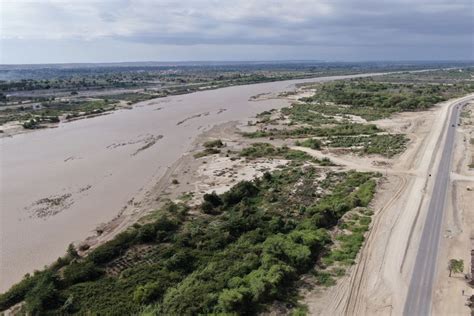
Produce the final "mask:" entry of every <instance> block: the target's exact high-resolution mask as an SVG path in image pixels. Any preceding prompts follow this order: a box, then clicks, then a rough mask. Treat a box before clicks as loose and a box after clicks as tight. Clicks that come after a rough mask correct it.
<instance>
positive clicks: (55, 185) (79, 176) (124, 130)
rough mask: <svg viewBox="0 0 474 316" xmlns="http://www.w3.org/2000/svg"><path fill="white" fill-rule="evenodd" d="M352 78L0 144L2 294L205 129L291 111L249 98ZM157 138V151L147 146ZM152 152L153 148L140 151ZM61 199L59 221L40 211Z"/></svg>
mask: <svg viewBox="0 0 474 316" xmlns="http://www.w3.org/2000/svg"><path fill="white" fill-rule="evenodd" d="M365 76H367V75H365ZM347 77H354V76H344V77H331V78H317V79H309V80H292V81H281V82H272V83H262V84H254V85H247V86H237V87H228V88H223V89H219V90H211V91H203V92H197V93H192V94H187V95H181V96H171V97H167V98H161V99H156V100H151V101H147V102H143V103H140V104H138V105H137V106H135V108H134V109H133V110H120V111H117V112H115V113H113V114H110V115H106V116H101V117H96V118H92V119H85V120H79V121H75V122H71V123H65V124H61V125H60V126H59V127H58V128H54V129H46V130H40V131H35V132H32V133H26V134H21V135H16V136H14V137H12V138H3V139H1V140H0V163H1V165H0V228H1V230H0V291H4V290H6V289H7V288H8V287H9V286H11V285H12V284H13V283H14V282H17V281H19V280H20V279H21V277H22V276H23V275H24V274H25V273H28V272H31V271H32V270H34V269H40V268H42V267H43V266H44V265H46V264H49V263H51V262H52V261H53V260H55V259H56V258H57V257H59V256H61V255H63V254H64V253H65V249H66V247H67V245H68V244H69V243H70V242H73V241H80V240H83V239H84V238H86V237H87V236H90V235H91V234H92V232H93V230H94V229H95V228H96V227H97V225H98V224H100V223H105V222H108V221H110V220H111V219H112V218H114V217H115V216H116V215H117V214H118V213H119V211H120V209H121V208H122V207H123V206H124V205H126V204H127V201H129V200H130V199H131V198H133V197H134V196H135V195H136V194H137V193H138V192H139V191H140V190H141V189H142V188H143V186H144V185H146V184H147V183H149V182H150V181H152V179H156V178H159V177H160V176H161V175H163V174H164V173H165V172H166V169H167V167H168V166H170V165H171V164H172V163H173V162H175V161H176V160H178V159H179V158H180V157H181V156H182V155H183V153H185V152H186V151H188V150H189V149H190V146H191V144H192V142H193V140H194V139H195V137H196V136H197V135H199V134H200V133H202V132H203V131H205V130H207V129H209V128H211V127H212V126H214V125H216V124H220V123H224V122H228V121H235V120H241V121H244V122H245V121H247V119H248V118H250V117H252V116H254V115H255V114H257V113H259V112H262V111H264V110H268V109H271V108H279V107H282V106H285V105H287V104H288V103H287V101H285V100H282V99H273V100H265V101H258V102H255V101H249V98H250V97H251V96H254V95H257V94H261V93H275V94H276V93H278V92H282V91H288V90H292V89H293V87H294V84H296V83H302V82H308V81H326V80H332V79H339V78H347ZM222 109H226V111H222ZM159 135H162V136H163V138H161V139H158V138H159V137H158V136H159ZM153 139H154V140H155V141H156V143H155V144H154V145H150V143H147V142H150V140H153ZM147 144H148V145H150V147H148V148H144V147H146V145H147ZM140 149H142V150H140ZM61 196H62V198H63V200H62V201H58V202H57V203H56V204H59V205H58V206H56V207H53V210H55V211H56V212H57V214H55V215H52V214H44V210H43V211H42V208H43V209H44V208H45V206H46V205H51V203H53V204H54V201H49V202H47V203H46V202H45V203H41V199H44V198H55V197H56V198H57V197H61ZM38 201H39V203H38Z"/></svg>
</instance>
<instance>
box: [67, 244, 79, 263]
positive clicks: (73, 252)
mask: <svg viewBox="0 0 474 316" xmlns="http://www.w3.org/2000/svg"><path fill="white" fill-rule="evenodd" d="M67 254H68V255H69V257H70V258H71V259H77V258H79V254H78V253H77V250H76V248H75V247H74V245H73V244H72V243H70V244H69V246H68V247H67Z"/></svg>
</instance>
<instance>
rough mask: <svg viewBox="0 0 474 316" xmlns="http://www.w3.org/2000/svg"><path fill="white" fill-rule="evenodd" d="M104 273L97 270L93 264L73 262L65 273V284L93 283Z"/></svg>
mask: <svg viewBox="0 0 474 316" xmlns="http://www.w3.org/2000/svg"><path fill="white" fill-rule="evenodd" d="M102 273H103V271H102V270H101V269H99V268H97V267H96V266H95V265H94V263H93V262H90V261H87V262H81V263H79V262H72V263H70V264H69V265H68V266H67V267H66V268H65V269H64V272H63V277H64V282H66V283H67V284H70V285H72V284H76V283H79V282H86V281H92V280H95V279H97V278H98V277H100V276H101V275H102Z"/></svg>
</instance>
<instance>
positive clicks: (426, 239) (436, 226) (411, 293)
mask: <svg viewBox="0 0 474 316" xmlns="http://www.w3.org/2000/svg"><path fill="white" fill-rule="evenodd" d="M464 104H465V101H464V100H462V101H459V102H457V103H454V104H453V106H452V113H451V117H450V119H449V120H447V123H448V125H447V127H446V129H447V132H446V139H445V142H444V147H443V148H442V149H441V150H442V157H441V160H440V163H439V166H438V171H437V172H436V174H433V176H434V177H435V183H434V188H433V192H432V193H431V200H430V204H429V207H428V213H427V216H426V220H425V224H424V228H423V233H422V235H421V240H420V244H419V247H418V254H417V255H416V261H415V266H414V268H413V272H412V277H411V281H410V286H409V288H408V295H407V299H406V302H405V308H404V311H403V314H404V315H410V316H411V315H429V314H430V313H431V306H432V301H431V298H432V293H433V281H434V278H435V275H436V266H437V262H438V251H439V243H440V238H441V226H442V223H443V214H444V210H445V205H446V195H447V192H448V187H449V184H450V182H449V176H450V171H451V160H452V156H453V148H454V136H455V130H456V128H455V127H456V126H457V124H458V122H459V115H460V112H461V110H462V106H463V105H464Z"/></svg>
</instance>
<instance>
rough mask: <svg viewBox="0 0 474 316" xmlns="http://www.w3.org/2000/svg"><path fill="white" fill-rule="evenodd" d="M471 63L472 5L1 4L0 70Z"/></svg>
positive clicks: (63, 0) (232, 0)
mask: <svg viewBox="0 0 474 316" xmlns="http://www.w3.org/2000/svg"><path fill="white" fill-rule="evenodd" d="M473 59H474V1H473V0H325V1H322V0H285V1H283V0H0V64H24V63H28V64H29V63H69V62H124V61H203V60H206V61H211V60H219V61H245V60H251V61H259V60H327V61H367V60H394V61H395V60H473Z"/></svg>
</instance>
